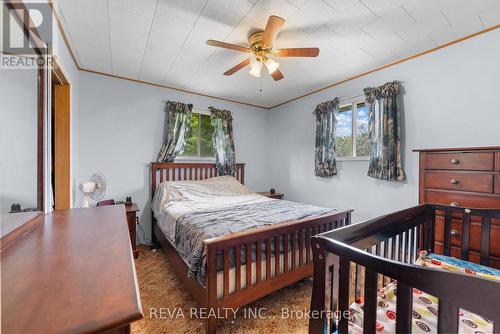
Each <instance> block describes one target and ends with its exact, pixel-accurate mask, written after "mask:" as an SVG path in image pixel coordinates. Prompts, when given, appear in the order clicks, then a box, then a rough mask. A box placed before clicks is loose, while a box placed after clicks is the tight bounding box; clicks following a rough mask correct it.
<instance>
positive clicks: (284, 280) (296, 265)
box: [151, 163, 351, 333]
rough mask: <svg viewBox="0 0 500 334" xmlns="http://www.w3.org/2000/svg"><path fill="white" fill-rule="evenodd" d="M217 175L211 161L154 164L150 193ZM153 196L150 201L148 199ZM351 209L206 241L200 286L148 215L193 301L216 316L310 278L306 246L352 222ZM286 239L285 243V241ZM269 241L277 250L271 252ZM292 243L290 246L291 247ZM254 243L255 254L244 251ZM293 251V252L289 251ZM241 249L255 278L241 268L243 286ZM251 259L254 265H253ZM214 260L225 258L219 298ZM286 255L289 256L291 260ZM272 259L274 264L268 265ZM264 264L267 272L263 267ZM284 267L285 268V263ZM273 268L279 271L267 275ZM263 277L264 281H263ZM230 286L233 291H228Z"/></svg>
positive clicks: (210, 327) (212, 325)
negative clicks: (166, 184) (232, 262)
mask: <svg viewBox="0 0 500 334" xmlns="http://www.w3.org/2000/svg"><path fill="white" fill-rule="evenodd" d="M236 167H237V173H236V175H235V177H236V178H237V179H238V180H239V181H240V182H241V183H242V184H243V183H244V175H245V174H244V171H245V170H244V167H245V165H244V164H237V165H236ZM215 176H217V170H216V168H215V164H209V163H152V164H151V192H152V196H154V192H155V190H156V188H157V185H159V183H161V182H163V181H175V180H178V181H179V180H202V179H207V178H211V177H215ZM152 198H153V197H152ZM350 218H351V211H343V212H335V213H333V214H328V215H322V216H318V217H314V218H308V219H302V220H296V221H289V222H285V223H281V224H276V225H272V226H266V227H262V228H255V229H250V230H247V231H243V232H239V233H234V234H230V235H227V236H225V237H221V238H214V239H210V240H208V241H207V242H206V260H207V271H206V282H205V286H202V285H201V284H200V283H199V282H198V281H197V280H194V279H190V278H188V277H187V272H188V267H187V265H186V264H185V262H184V260H183V259H182V258H181V257H180V256H179V255H178V254H177V252H176V250H175V248H174V247H173V246H172V245H171V243H170V242H169V241H168V239H167V237H166V236H165V235H164V234H163V232H162V231H161V230H160V228H159V227H158V225H157V224H156V219H155V217H154V215H153V216H152V241H153V244H155V245H158V244H160V245H161V247H162V248H163V250H164V251H165V253H166V254H167V256H168V257H169V258H170V260H171V261H172V263H173V269H175V270H176V271H177V273H178V275H179V277H180V278H181V279H182V281H183V282H184V284H185V286H186V287H187V288H188V289H189V291H190V292H191V294H192V295H193V297H194V298H195V299H196V300H197V301H198V304H199V306H200V307H202V308H207V309H209V310H213V311H215V312H216V314H218V309H223V308H233V309H235V308H239V307H241V306H244V305H246V304H248V303H251V302H253V301H255V300H257V299H259V298H262V297H264V296H266V295H268V294H270V293H272V292H274V291H276V290H279V289H281V288H283V287H286V286H288V285H290V284H292V283H294V282H297V281H299V280H301V279H303V278H306V277H308V276H311V275H312V252H311V247H310V240H311V236H312V235H314V234H317V233H321V232H325V231H329V230H332V229H335V228H337V227H342V226H346V225H349V224H350ZM285 240H287V241H288V242H284V241H285ZM271 243H274V244H278V245H280V247H277V249H275V250H273V249H271V248H272V247H271ZM263 244H265V245H267V247H266V253H265V254H262V245H263ZM289 244H290V245H289ZM254 245H255V247H254V248H255V249H256V252H254V254H252V251H250V252H247V251H246V250H247V249H252V247H253V246H254ZM289 247H291V249H289ZM243 249H244V250H245V252H244V253H243V254H246V255H245V256H246V263H252V265H253V264H255V270H256V272H255V274H256V279H255V280H254V281H252V278H251V277H252V265H250V266H248V268H249V270H246V269H245V282H250V284H249V285H248V286H246V284H245V286H243V284H242V272H243V270H242V268H243V266H244V265H243V264H242V259H241V255H240V252H241V251H242V250H243ZM229 252H234V254H236V255H235V266H234V272H235V275H234V282H230V275H229V271H230V269H231V268H230V265H229ZM252 255H254V258H256V261H252ZM217 256H222V257H223V270H222V271H220V272H222V273H223V295H222V297H219V298H218V296H217V275H218V273H220V272H218V271H217V267H216V265H217V263H216V262H217ZM289 257H290V258H289ZM271 261H273V263H271ZM262 262H265V269H264V266H262ZM285 263H288V264H289V265H284V264H285ZM273 265H274V267H275V268H280V269H279V270H275V271H274V272H272V271H271V267H272V266H273ZM264 275H265V278H264ZM230 283H231V285H232V286H234V287H235V288H234V291H232V292H230V289H229V286H230ZM217 320H218V319H217V318H214V317H209V318H208V319H207V320H206V332H207V333H215V332H216V331H217Z"/></svg>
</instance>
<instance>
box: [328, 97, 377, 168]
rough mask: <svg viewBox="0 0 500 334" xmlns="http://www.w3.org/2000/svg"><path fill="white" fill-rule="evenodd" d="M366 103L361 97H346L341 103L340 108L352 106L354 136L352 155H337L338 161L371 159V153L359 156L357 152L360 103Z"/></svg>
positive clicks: (352, 132) (352, 130)
mask: <svg viewBox="0 0 500 334" xmlns="http://www.w3.org/2000/svg"><path fill="white" fill-rule="evenodd" d="M360 103H366V101H365V100H360V99H359V97H355V98H351V99H346V100H343V101H342V104H341V105H339V109H341V108H343V107H347V106H351V111H352V127H351V136H352V156H350V157H337V158H336V160H337V161H369V160H370V156H369V155H363V156H358V155H357V154H356V153H357V152H356V128H357V121H358V104H360Z"/></svg>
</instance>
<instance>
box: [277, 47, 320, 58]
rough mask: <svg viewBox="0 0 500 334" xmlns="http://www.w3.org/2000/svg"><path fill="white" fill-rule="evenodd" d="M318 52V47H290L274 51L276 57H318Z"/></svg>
mask: <svg viewBox="0 0 500 334" xmlns="http://www.w3.org/2000/svg"><path fill="white" fill-rule="evenodd" d="M318 54H319V49H318V48H290V49H277V50H274V51H273V55H274V56H276V57H317V56H318Z"/></svg>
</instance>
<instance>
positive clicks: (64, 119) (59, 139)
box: [51, 63, 71, 210]
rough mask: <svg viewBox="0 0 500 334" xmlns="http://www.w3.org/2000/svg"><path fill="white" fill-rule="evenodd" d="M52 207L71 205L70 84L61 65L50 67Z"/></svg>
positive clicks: (56, 208) (57, 208) (65, 207)
mask: <svg viewBox="0 0 500 334" xmlns="http://www.w3.org/2000/svg"><path fill="white" fill-rule="evenodd" d="M52 89H53V93H52V94H53V98H52V111H51V112H53V113H54V115H53V120H54V123H53V124H52V127H53V128H54V137H53V138H52V140H53V141H54V142H53V147H54V152H52V154H53V157H54V158H53V160H54V165H53V173H54V184H53V186H52V187H53V191H54V209H55V210H61V209H69V208H70V207H71V85H70V83H69V81H68V80H67V78H66V76H65V75H64V73H63V71H62V69H61V67H60V66H59V65H58V64H57V63H56V64H55V66H54V67H53V68H52Z"/></svg>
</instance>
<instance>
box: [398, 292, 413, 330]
mask: <svg viewBox="0 0 500 334" xmlns="http://www.w3.org/2000/svg"><path fill="white" fill-rule="evenodd" d="M396 293H397V300H396V314H397V316H396V333H411V317H412V303H413V300H412V298H413V293H412V288H411V287H410V286H408V285H406V284H404V283H402V282H398V287H397V292H396Z"/></svg>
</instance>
